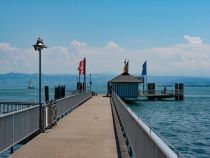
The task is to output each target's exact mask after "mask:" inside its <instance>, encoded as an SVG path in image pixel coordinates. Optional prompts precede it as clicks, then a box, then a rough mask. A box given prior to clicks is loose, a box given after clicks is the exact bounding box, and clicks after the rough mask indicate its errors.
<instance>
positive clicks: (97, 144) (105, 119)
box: [10, 96, 117, 158]
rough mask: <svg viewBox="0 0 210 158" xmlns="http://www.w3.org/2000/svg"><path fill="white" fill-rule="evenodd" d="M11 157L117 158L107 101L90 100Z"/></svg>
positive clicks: (100, 98) (93, 98) (95, 98)
mask: <svg viewBox="0 0 210 158" xmlns="http://www.w3.org/2000/svg"><path fill="white" fill-rule="evenodd" d="M10 157H11V158H29V157H30V158H47V157H50V158H71V157H72V158H84V157H86V158H96V157H97V158H98V157H100V158H103V157H104V158H105V157H107V158H117V150H116V144H115V137H114V129H113V121H112V114H111V106H110V101H109V98H106V97H102V96H95V97H92V98H91V99H90V100H88V101H87V102H85V103H84V104H83V105H81V106H80V107H78V108H77V109H75V110H74V111H73V112H71V113H70V114H69V115H67V116H66V117H64V118H63V119H62V120H60V121H59V122H58V124H57V126H55V127H53V128H52V129H50V130H48V131H46V132H45V133H42V134H40V135H38V136H37V137H36V138H34V139H33V140H31V141H30V142H28V143H27V144H26V145H24V146H23V147H22V148H21V149H19V150H18V151H16V152H15V153H14V154H12V155H11V156H10Z"/></svg>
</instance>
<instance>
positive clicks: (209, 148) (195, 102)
mask: <svg viewBox="0 0 210 158" xmlns="http://www.w3.org/2000/svg"><path fill="white" fill-rule="evenodd" d="M112 77H113V75H95V76H94V75H93V85H92V90H94V91H96V92H97V93H106V83H107V81H108V80H110V79H111V78H112ZM42 79H43V86H44V85H48V86H49V87H50V99H53V97H54V87H55V86H57V85H66V90H67V91H66V94H67V95H69V94H71V91H72V90H74V89H75V88H76V82H77V76H76V75H71V76H69V75H54V76H53V75H48V76H46V75H45V76H43V78H42ZM29 80H32V84H33V86H35V88H36V89H27V85H28V81H29ZM170 80H172V79H170ZM170 80H169V81H170ZM186 80H187V81H189V84H188V87H185V98H184V101H139V102H135V103H132V104H129V107H130V108H131V109H132V110H133V111H135V112H136V113H137V114H138V115H139V116H140V117H141V118H142V119H143V120H144V121H145V122H146V123H147V124H148V125H150V126H151V127H152V128H153V129H155V131H156V132H157V133H158V134H159V135H161V136H162V137H163V138H164V139H165V140H166V141H167V142H169V143H170V144H172V145H173V146H174V147H175V148H176V149H177V150H178V151H180V152H181V153H182V154H183V155H184V156H185V157H189V158H194V157H199V158H200V157H201V158H208V157H210V87H209V79H205V83H204V79H202V82H197V83H195V82H194V80H195V81H198V80H196V79H195V78H193V82H192V79H191V80H190V79H189V78H187V79H186ZM37 81H38V76H37V75H17V74H9V75H6V76H0V101H5V100H6V101H33V102H37V101H38V88H37V87H38V83H37ZM156 81H158V80H156ZM163 81H164V80H161V82H160V83H163ZM169 81H168V82H167V83H169ZM87 82H89V81H88V80H87ZM175 82H176V80H174V79H173V83H175ZM167 83H164V84H167ZM201 83H202V86H197V85H198V84H199V85H200V84H201ZM205 84H208V85H205ZM185 85H187V84H186V83H185ZM189 85H190V86H191V87H189ZM193 85H195V86H194V87H192V86H193ZM88 87H89V86H88ZM88 89H89V88H88ZM42 98H43V101H44V93H43V95H42ZM4 154H5V156H7V155H8V151H7V152H5V153H4ZM2 156H4V155H1V154H0V157H2Z"/></svg>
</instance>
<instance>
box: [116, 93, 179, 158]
mask: <svg viewBox="0 0 210 158" xmlns="http://www.w3.org/2000/svg"><path fill="white" fill-rule="evenodd" d="M112 100H113V102H114V106H115V108H116V111H117V113H118V116H119V119H120V121H121V123H122V126H123V128H124V130H125V132H126V135H127V138H128V141H129V144H130V145H131V148H132V151H133V152H134V155H135V157H137V158H141V157H142V158H143V157H146V158H160V157H161V158H177V157H179V155H177V154H176V153H175V152H174V151H173V150H172V149H171V148H169V146H168V145H167V144H166V143H165V142H164V141H163V140H162V139H160V137H158V135H157V134H156V133H155V132H154V131H153V130H152V129H151V128H150V127H148V126H147V125H146V124H145V123H144V122H143V121H142V120H141V119H140V118H139V117H138V116H136V115H135V114H134V113H133V112H132V111H131V110H130V109H129V108H128V107H127V105H126V104H125V103H124V102H123V101H122V100H121V99H120V98H119V97H118V96H117V94H116V93H114V92H113V93H112Z"/></svg>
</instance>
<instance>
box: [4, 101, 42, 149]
mask: <svg viewBox="0 0 210 158" xmlns="http://www.w3.org/2000/svg"><path fill="white" fill-rule="evenodd" d="M38 130H39V105H35V106H31V107H29V108H26V109H22V110H19V111H15V112H11V113H8V114H4V115H1V116H0V152H1V151H3V150H6V149H8V148H10V147H12V146H13V145H15V144H17V143H18V142H20V141H22V140H23V139H25V138H27V137H28V136H29V135H31V134H33V133H34V132H36V131H38Z"/></svg>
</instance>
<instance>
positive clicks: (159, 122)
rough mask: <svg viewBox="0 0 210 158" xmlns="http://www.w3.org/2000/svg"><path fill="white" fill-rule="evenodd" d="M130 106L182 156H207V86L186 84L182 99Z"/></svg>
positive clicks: (209, 138)
mask: <svg viewBox="0 0 210 158" xmlns="http://www.w3.org/2000/svg"><path fill="white" fill-rule="evenodd" d="M130 108H131V109H132V110H134V111H135V112H136V113H138V115H139V116H140V117H141V118H142V119H143V120H145V122H147V124H149V125H150V126H152V127H153V128H154V129H155V131H156V132H157V133H158V134H159V135H161V136H162V137H163V138H164V139H166V140H167V141H168V142H169V143H170V144H172V145H173V146H174V147H175V148H176V149H178V151H180V152H181V153H182V154H183V155H184V156H185V157H190V158H194V157H202V158H209V157H210V87H206V88H205V87H186V88H185V100H184V101H139V102H136V103H131V104H130Z"/></svg>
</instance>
